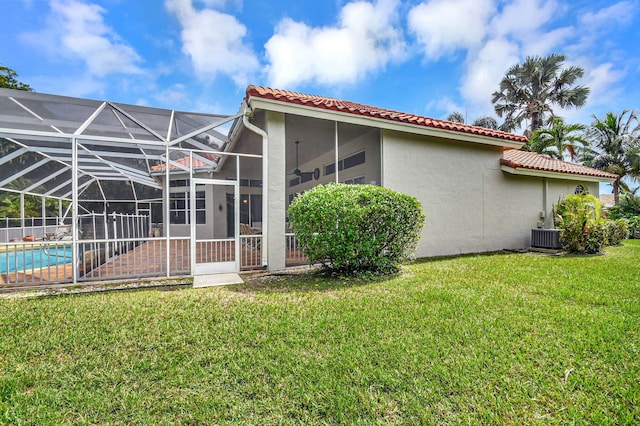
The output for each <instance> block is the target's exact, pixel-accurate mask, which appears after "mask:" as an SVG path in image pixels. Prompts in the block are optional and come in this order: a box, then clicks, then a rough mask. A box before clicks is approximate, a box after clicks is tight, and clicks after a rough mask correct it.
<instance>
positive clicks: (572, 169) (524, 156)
mask: <svg viewBox="0 0 640 426" xmlns="http://www.w3.org/2000/svg"><path fill="white" fill-rule="evenodd" d="M500 164H502V165H503V166H507V167H511V168H514V169H528V170H539V171H544V172H554V173H567V174H573V175H581V176H594V177H599V178H604V179H616V178H617V177H618V175H614V174H612V173H607V172H604V171H602V170H598V169H594V168H591V167H587V166H583V165H581V164H574V163H569V162H567V161H562V160H556V159H555V158H550V157H547V156H545V155H540V154H537V153H535V152H527V151H520V150H518V149H508V150H506V151H504V152H503V153H502V159H501V160H500Z"/></svg>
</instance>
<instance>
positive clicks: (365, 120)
mask: <svg viewBox="0 0 640 426" xmlns="http://www.w3.org/2000/svg"><path fill="white" fill-rule="evenodd" d="M247 104H248V105H249V106H250V108H252V109H263V110H269V111H275V112H282V113H289V114H298V115H301V113H302V112H304V115H305V116H307V117H313V118H318V119H323V120H336V116H339V117H340V121H342V122H345V123H350V124H358V125H363V126H367V125H368V126H370V125H371V123H372V122H374V123H376V125H377V126H378V127H379V128H381V129H386V130H396V131H399V132H406V133H414V134H419V135H424V136H433V137H439V138H445V139H453V140H457V141H464V142H472V143H478V144H483V145H492V146H501V147H505V148H515V149H520V148H522V146H523V145H524V143H522V142H516V141H509V140H506V139H500V138H494V137H489V136H482V135H474V134H472V133H465V132H458V131H454V130H446V129H437V128H434V127H427V126H421V125H418V124H411V123H404V122H401V121H394V120H388V119H384V118H378V117H372V116H366V115H358V114H353V113H349V112H342V111H335V110H328V109H324V108H318V107H313V106H307V105H300V104H294V103H290V102H283V101H278V100H273V99H266V98H262V97H256V96H251V97H249V98H248V99H247Z"/></svg>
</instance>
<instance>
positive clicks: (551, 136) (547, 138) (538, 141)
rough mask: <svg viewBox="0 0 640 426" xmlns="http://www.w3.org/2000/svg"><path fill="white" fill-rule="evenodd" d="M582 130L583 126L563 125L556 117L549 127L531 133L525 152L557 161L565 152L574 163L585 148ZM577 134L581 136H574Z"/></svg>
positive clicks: (561, 120)
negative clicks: (546, 156)
mask: <svg viewBox="0 0 640 426" xmlns="http://www.w3.org/2000/svg"><path fill="white" fill-rule="evenodd" d="M584 130H585V126H583V125H582V124H565V123H564V120H563V119H561V118H558V117H556V118H554V119H553V123H552V124H551V125H550V126H549V127H539V128H537V129H536V131H535V132H533V135H531V139H529V142H527V145H525V150H527V151H532V152H537V153H538V154H545V155H548V156H550V157H553V158H557V159H559V160H562V159H563V158H564V153H565V152H566V153H567V154H568V155H569V158H570V159H571V161H575V160H576V159H578V157H579V155H578V154H579V153H580V151H582V150H583V149H584V148H585V147H586V146H587V141H586V139H585V138H584V137H583V135H582V133H583V132H584ZM577 132H580V133H581V134H576V133H577Z"/></svg>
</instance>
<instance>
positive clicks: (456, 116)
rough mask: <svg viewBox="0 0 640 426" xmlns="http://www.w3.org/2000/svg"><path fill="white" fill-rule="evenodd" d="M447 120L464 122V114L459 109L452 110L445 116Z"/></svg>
mask: <svg viewBox="0 0 640 426" xmlns="http://www.w3.org/2000/svg"><path fill="white" fill-rule="evenodd" d="M447 121H452V122H454V123H462V124H464V115H462V113H461V112H459V111H454V112H452V113H451V114H449V116H448V117H447Z"/></svg>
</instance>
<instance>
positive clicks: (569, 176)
mask: <svg viewBox="0 0 640 426" xmlns="http://www.w3.org/2000/svg"><path fill="white" fill-rule="evenodd" d="M501 168H502V171H504V172H507V173H510V174H513V175H519V176H532V177H543V178H552V179H565V180H579V181H582V182H598V183H599V182H603V183H613V182H614V181H615V178H606V177H600V176H590V175H582V174H576V173H560V172H550V171H546V170H535V169H526V168H523V167H511V166H507V165H504V164H503V165H502V166H501Z"/></svg>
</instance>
